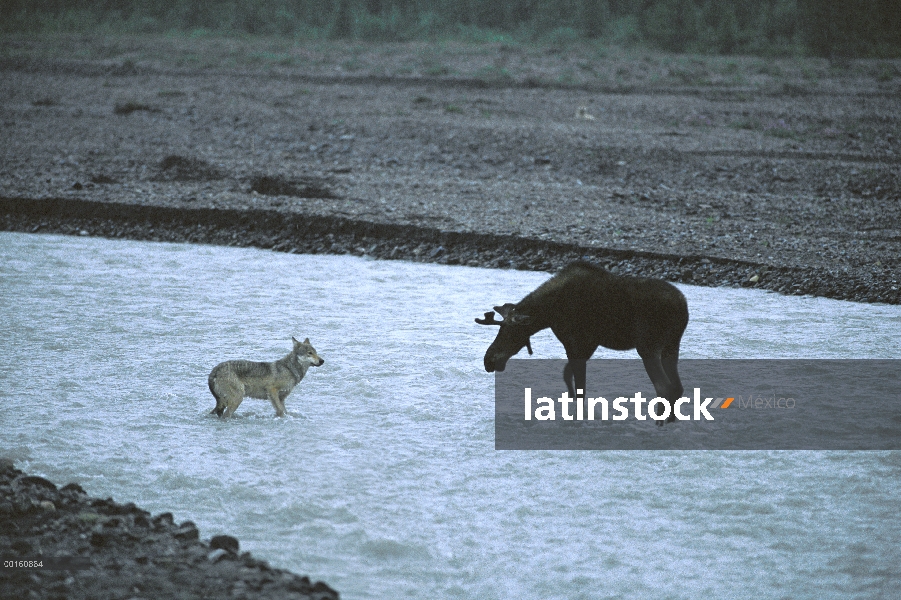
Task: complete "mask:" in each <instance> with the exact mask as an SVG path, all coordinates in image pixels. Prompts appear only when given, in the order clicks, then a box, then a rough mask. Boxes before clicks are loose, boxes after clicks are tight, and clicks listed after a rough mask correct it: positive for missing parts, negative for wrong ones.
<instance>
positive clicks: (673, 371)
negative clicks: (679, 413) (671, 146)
mask: <svg viewBox="0 0 901 600" xmlns="http://www.w3.org/2000/svg"><path fill="white" fill-rule="evenodd" d="M663 352H664V353H663V355H662V356H661V357H660V362H661V364H663V370H664V371H665V372H666V376H667V378H668V379H669V382H670V384H671V385H672V394H673V397H672V398H670V397H669V396H667V399H668V400H669V401H670V403H672V402H675V400H676V399H678V398H681V397H682V392H684V391H685V388H683V387H682V380H681V379H679V369H678V363H679V349H678V348H676V349H675V350H674V351H672V352H670V353H669V354H667V353H666V350H664V351H663Z"/></svg>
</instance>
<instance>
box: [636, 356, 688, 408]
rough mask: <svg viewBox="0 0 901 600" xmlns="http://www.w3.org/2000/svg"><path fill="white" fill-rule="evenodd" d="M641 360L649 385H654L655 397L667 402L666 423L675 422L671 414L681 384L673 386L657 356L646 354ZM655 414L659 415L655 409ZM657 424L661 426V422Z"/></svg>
mask: <svg viewBox="0 0 901 600" xmlns="http://www.w3.org/2000/svg"><path fill="white" fill-rule="evenodd" d="M641 360H642V362H643V363H644V370H645V371H647V373H648V377H650V378H651V383H653V384H654V391H655V392H656V393H657V397H658V398H666V399H667V401H668V402H669V405H670V415H669V418H668V419H667V421H675V420H676V415H675V414H674V413H673V412H672V411H673V403H674V402H675V401H676V399H677V398H678V397H679V394H681V391H679V392H678V393H676V389H677V387H678V388H679V389H680V390H681V387H682V384H681V383H679V384H677V385H674V384H673V382H672V381H670V378H669V376H668V375H667V372H666V369H665V368H664V366H663V361H662V360H661V358H660V355H659V354H648V355H645V356H642V357H641ZM655 412H656V414H657V415H658V416H659V415H660V414H661V412H657V411H656V407H655ZM657 424H658V425H663V422H662V421H657Z"/></svg>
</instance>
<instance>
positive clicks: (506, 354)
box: [476, 302, 534, 373]
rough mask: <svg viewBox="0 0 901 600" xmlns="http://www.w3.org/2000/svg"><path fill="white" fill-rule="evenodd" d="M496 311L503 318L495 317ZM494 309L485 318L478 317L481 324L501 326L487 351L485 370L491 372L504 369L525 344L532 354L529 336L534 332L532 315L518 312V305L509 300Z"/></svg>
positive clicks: (477, 320) (477, 321)
mask: <svg viewBox="0 0 901 600" xmlns="http://www.w3.org/2000/svg"><path fill="white" fill-rule="evenodd" d="M494 311H497V313H498V314H499V315H500V316H501V319H502V320H500V321H498V320H496V319H495V318H494ZM494 311H488V312H486V313H485V318H483V319H476V323H478V324H479V325H498V326H500V328H501V329H500V331H498V332H497V337H496V338H494V342H492V343H491V345H490V346H489V347H488V350H487V351H486V352H485V370H486V371H488V372H489V373H491V372H493V371H503V370H504V368H505V367H506V366H507V361H508V360H510V357H511V356H513V355H514V354H516V353H517V352H519V351H520V350H522V348H523V346H525V347H526V348H527V349H528V350H529V354H532V344H531V343H529V338H530V337H531V335H532V333H534V331H533V328H532V327H531V325H532V317H530V316H529V315H526V314H521V313H519V312H517V310H516V305H514V304H510V303H509V302H508V303H507V304H504V305H503V306H495V307H494Z"/></svg>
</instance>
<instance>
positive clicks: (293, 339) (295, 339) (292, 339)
mask: <svg viewBox="0 0 901 600" xmlns="http://www.w3.org/2000/svg"><path fill="white" fill-rule="evenodd" d="M291 341H292V342H294V343H295V344H299V343H300V342H298V341H297V338H296V337H294V336H293V335H292V336H291Z"/></svg>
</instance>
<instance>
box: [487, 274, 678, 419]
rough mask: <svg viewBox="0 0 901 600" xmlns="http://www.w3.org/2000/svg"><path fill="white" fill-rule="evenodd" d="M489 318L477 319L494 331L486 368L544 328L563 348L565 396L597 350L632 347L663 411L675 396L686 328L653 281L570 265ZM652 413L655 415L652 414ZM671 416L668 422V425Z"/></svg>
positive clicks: (668, 294)
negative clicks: (497, 327)
mask: <svg viewBox="0 0 901 600" xmlns="http://www.w3.org/2000/svg"><path fill="white" fill-rule="evenodd" d="M494 310H496V311H497V312H498V313H499V314H500V315H501V316H502V317H503V320H502V321H497V320H495V319H494V313H492V312H488V313H485V319H476V322H477V323H480V324H482V325H500V331H499V332H498V334H497V337H496V338H495V340H494V342H493V343H492V344H491V346H489V347H488V350H487V351H486V352H485V370H486V371H488V372H489V373H491V372H493V371H503V370H504V367H505V366H506V364H507V360H508V359H509V358H510V357H511V356H513V355H514V354H516V353H517V352H519V351H520V350H521V349H522V348H523V346H528V347H529V353H531V346H530V345H529V338H530V337H531V336H532V335H534V334H535V333H537V332H538V331H540V330H542V329H546V328H548V327H550V328H551V331H553V332H554V335H555V336H557V339H559V340H560V342H561V343H562V344H563V348H564V349H565V350H566V357H567V359H569V362H568V363H567V365H566V368H565V369H564V370H563V379H564V380H565V381H566V385H567V387H568V388H569V393H570V396H572V397H575V395H576V394H575V390H576V389H580V390H583V393H587V392H586V391H585V389H586V388H585V366H586V362H587V361H588V359H589V358H591V355H592V354H594V351H595V350H597V348H598V346H603V347H605V348H610V349H612V350H631V349H633V348H635V349H636V350H637V351H638V355H639V356H640V357H641V359H642V361H643V362H644V367H645V370H646V371H647V373H648V376H649V377H650V378H651V382H652V383H653V384H654V389H655V391H656V393H657V395H658V396H659V397H662V398H666V399H667V400H668V401H669V402H670V405H671V406H672V404H673V403H674V402H675V401H676V400H677V399H678V398H679V397H680V396H681V395H682V392H683V389H682V382H681V381H680V379H679V372H678V369H677V363H678V361H679V343H680V342H681V340H682V334H683V333H684V332H685V327H686V326H687V325H688V305H687V303H686V302H685V296H684V295H682V292H680V291H679V290H678V289H676V287H675V286H673V285H672V284H670V283H668V282H666V281H662V280H659V279H650V278H645V277H627V276H620V275H615V274H613V273H611V272H609V271H607V270H606V269H604V268H602V267H599V266H597V265H594V264H591V263H587V262H582V261H579V262H574V263H571V264H569V265H567V266H566V267H564V268H563V269H562V270H560V272H559V273H557V274H556V275H554V276H553V277H552V278H550V279H549V280H547V281H546V282H544V283H543V284H541V285H540V286H539V287H538V288H537V289H536V290H535V291H533V292H532V293H530V294H529V295H527V296H526V297H525V298H523V299H522V300H521V301H520V302H519V303H518V304H509V303H508V304H505V305H503V306H495V307H494ZM658 414H659V413H658ZM672 414H673V413H672V412H671V413H670V415H671V416H670V420H673V418H674V417H673V416H672Z"/></svg>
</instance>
